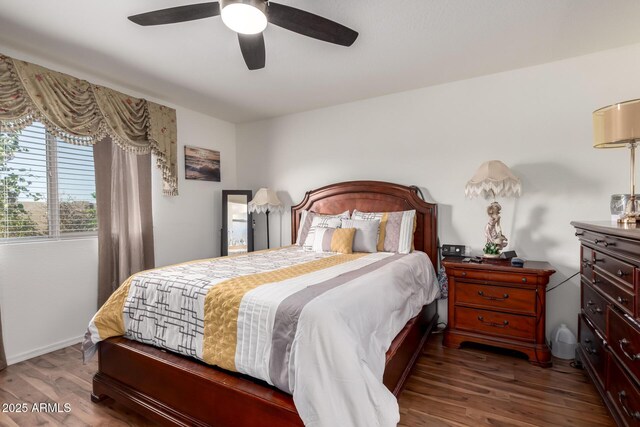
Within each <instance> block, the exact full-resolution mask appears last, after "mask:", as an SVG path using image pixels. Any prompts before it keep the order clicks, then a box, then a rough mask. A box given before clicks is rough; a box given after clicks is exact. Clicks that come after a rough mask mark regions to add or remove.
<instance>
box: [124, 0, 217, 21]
mask: <svg viewBox="0 0 640 427" xmlns="http://www.w3.org/2000/svg"><path fill="white" fill-rule="evenodd" d="M218 15H220V3H218V2H215V1H214V2H208V3H198V4H190V5H187V6H178V7H170V8H169V9H161V10H155V11H153V12H147V13H141V14H139V15H133V16H130V17H129V18H128V19H129V21H131V22H135V23H136V24H138V25H144V26H147V25H163V24H174V23H176V22H185V21H194V20H196V19H203V18H210V17H212V16H218Z"/></svg>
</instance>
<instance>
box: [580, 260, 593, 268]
mask: <svg viewBox="0 0 640 427" xmlns="http://www.w3.org/2000/svg"><path fill="white" fill-rule="evenodd" d="M590 267H591V263H590V262H589V261H583V262H582V268H590Z"/></svg>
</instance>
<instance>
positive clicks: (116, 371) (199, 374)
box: [91, 301, 438, 427]
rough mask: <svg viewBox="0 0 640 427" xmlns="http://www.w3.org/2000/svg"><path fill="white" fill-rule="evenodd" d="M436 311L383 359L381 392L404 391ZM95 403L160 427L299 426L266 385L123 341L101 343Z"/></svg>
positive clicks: (429, 309)
mask: <svg viewBox="0 0 640 427" xmlns="http://www.w3.org/2000/svg"><path fill="white" fill-rule="evenodd" d="M436 303H437V301H434V302H433V303H432V304H430V305H427V306H424V308H423V309H422V311H421V312H420V314H419V315H418V316H416V317H415V318H413V319H411V320H410V321H409V322H408V323H407V325H406V326H405V327H404V329H403V330H402V331H401V332H400V333H399V334H398V336H397V337H396V338H395V340H394V341H393V343H392V345H391V347H390V349H389V351H388V352H387V362H386V369H385V373H384V384H385V385H386V386H387V388H389V390H391V391H392V392H393V393H394V394H395V395H396V396H397V395H398V394H399V393H400V392H401V391H402V387H403V386H404V383H405V381H406V379H407V377H408V376H409V374H410V373H411V369H412V368H413V365H414V364H415V361H416V360H417V358H418V356H419V354H420V351H421V349H422V347H423V345H424V343H425V341H426V340H427V337H428V336H429V333H430V332H431V330H432V329H433V327H434V326H435V324H436V322H437V318H438V315H437V313H436ZM98 357H99V368H98V369H99V370H98V373H97V374H96V375H95V377H94V379H93V394H92V396H91V398H92V400H93V401H94V402H100V401H102V400H104V399H106V398H107V397H110V398H113V399H114V400H116V401H118V402H120V403H122V404H124V405H126V406H128V407H129V408H131V409H133V410H135V411H137V412H140V413H142V414H144V415H145V416H147V417H149V418H150V419H152V420H155V421H158V422H160V423H162V424H166V425H180V426H220V427H227V426H228V427H232V426H233V427H237V426H256V425H277V426H283V427H289V426H302V425H303V424H302V420H301V419H300V417H299V416H298V412H297V411H296V408H295V405H294V403H293V399H292V397H291V396H290V395H288V394H286V393H284V392H282V391H280V390H278V389H276V388H274V387H272V386H270V385H269V384H267V383H265V382H262V381H259V380H256V379H253V378H250V377H248V376H245V375H241V374H235V373H232V372H228V371H224V370H222V369H219V368H216V367H213V366H209V365H205V364H204V363H201V362H199V361H197V360H195V359H191V358H187V357H184V356H179V355H176V354H173V353H170V352H166V351H164V350H160V349H158V348H155V347H151V346H148V345H145V344H141V343H138V342H135V341H131V340H127V339H125V338H111V339H108V340H106V341H103V342H101V343H100V348H99V352H98Z"/></svg>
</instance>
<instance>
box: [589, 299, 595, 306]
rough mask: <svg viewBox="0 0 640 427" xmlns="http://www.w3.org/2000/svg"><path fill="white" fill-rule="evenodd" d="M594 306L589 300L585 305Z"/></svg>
mask: <svg viewBox="0 0 640 427" xmlns="http://www.w3.org/2000/svg"><path fill="white" fill-rule="evenodd" d="M594 304H595V302H593V301H591V300H589V301H587V305H588V306H592V305H594Z"/></svg>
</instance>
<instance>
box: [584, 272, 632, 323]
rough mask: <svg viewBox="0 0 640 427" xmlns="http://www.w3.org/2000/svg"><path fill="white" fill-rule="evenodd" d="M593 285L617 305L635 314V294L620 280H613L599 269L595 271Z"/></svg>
mask: <svg viewBox="0 0 640 427" xmlns="http://www.w3.org/2000/svg"><path fill="white" fill-rule="evenodd" d="M592 283H593V285H594V287H595V288H596V289H598V290H599V291H600V292H602V294H604V295H605V296H606V297H608V299H609V300H610V301H611V303H612V304H614V305H615V306H616V307H618V308H620V309H621V310H622V311H624V312H626V313H628V314H630V315H631V316H633V314H634V313H633V312H634V308H635V306H636V304H635V300H636V297H635V294H634V293H633V292H632V291H631V290H629V288H627V287H626V286H623V285H621V284H620V283H619V281H618V280H612V279H610V278H609V277H608V276H604V275H602V274H600V273H598V272H597V271H594V273H593V282H592Z"/></svg>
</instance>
